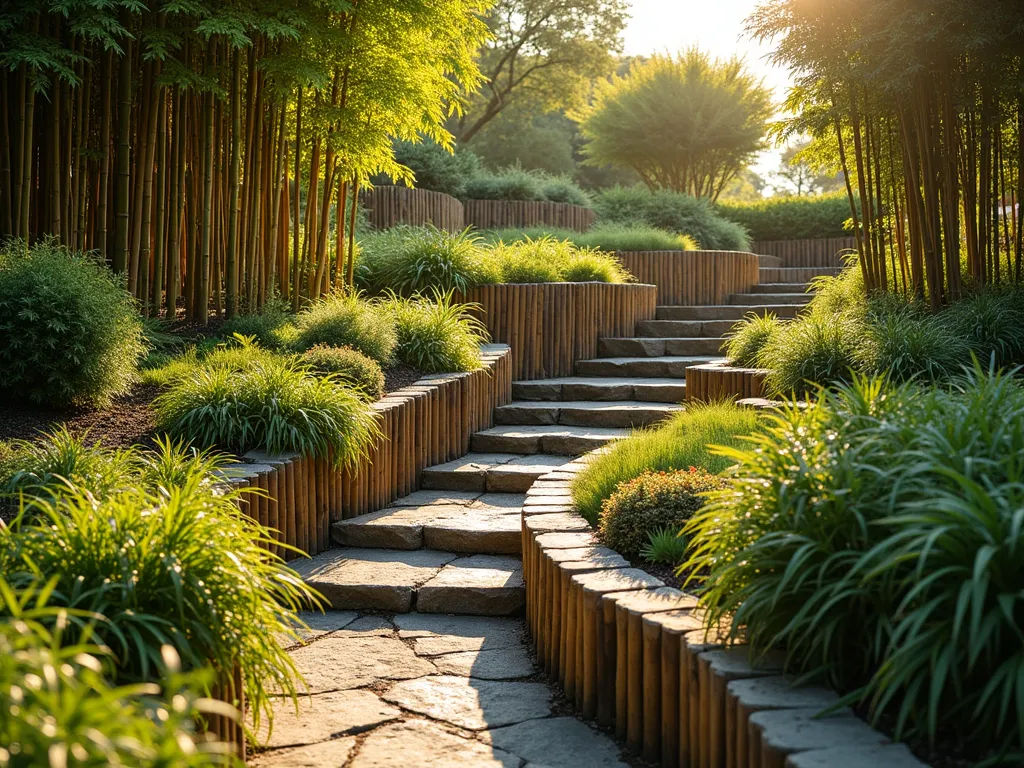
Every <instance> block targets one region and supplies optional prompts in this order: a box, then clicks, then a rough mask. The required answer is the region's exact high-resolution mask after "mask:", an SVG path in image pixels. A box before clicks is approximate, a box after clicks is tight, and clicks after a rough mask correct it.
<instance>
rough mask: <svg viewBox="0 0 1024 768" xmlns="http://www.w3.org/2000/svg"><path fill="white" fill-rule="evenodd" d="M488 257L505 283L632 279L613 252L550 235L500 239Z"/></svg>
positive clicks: (622, 281) (488, 253) (612, 281)
mask: <svg viewBox="0 0 1024 768" xmlns="http://www.w3.org/2000/svg"><path fill="white" fill-rule="evenodd" d="M487 258H488V259H489V260H490V261H491V262H492V263H493V264H494V265H495V268H496V270H497V272H498V274H499V276H500V282H503V283H556V282H601V283H625V282H629V281H631V280H632V279H633V276H632V275H630V274H629V272H627V271H626V270H625V269H624V268H623V266H622V264H620V263H619V260H618V259H616V258H615V257H614V256H613V255H612V254H609V253H603V252H601V251H598V250H594V249H590V248H579V247H577V246H575V245H573V243H571V242H570V241H568V240H557V239H555V238H552V237H547V236H544V237H541V238H539V239H536V240H533V239H530V238H529V237H527V238H525V239H522V240H517V241H515V242H510V243H504V242H500V241H499V242H498V243H496V244H495V245H493V246H492V247H491V248H490V249H489V250H488V251H487Z"/></svg>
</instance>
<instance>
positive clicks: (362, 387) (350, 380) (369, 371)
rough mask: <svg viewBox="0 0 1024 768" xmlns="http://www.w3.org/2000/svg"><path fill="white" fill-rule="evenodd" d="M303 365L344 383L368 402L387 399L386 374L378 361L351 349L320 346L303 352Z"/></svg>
mask: <svg viewBox="0 0 1024 768" xmlns="http://www.w3.org/2000/svg"><path fill="white" fill-rule="evenodd" d="M302 362H303V363H305V364H306V365H308V366H309V367H310V368H311V369H312V370H313V371H315V372H316V373H322V374H326V375H333V376H335V377H336V378H337V379H338V380H339V381H343V382H345V384H346V385H347V386H348V387H350V388H352V389H354V390H355V391H357V392H358V393H359V394H360V395H362V397H363V399H365V400H366V401H367V402H375V401H377V400H380V399H381V398H382V397H384V372H383V371H382V370H381V368H380V366H379V365H378V364H377V361H376V360H372V359H371V358H369V357H367V356H366V355H364V354H363V353H361V352H357V351H356V350H354V349H352V347H328V346H324V345H323V344H319V345H317V346H315V347H313V348H312V349H307V350H306V351H305V352H303V353H302Z"/></svg>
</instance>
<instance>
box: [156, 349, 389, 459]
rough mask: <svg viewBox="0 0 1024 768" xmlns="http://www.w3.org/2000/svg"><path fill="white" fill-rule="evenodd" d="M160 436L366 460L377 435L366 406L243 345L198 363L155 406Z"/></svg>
mask: <svg viewBox="0 0 1024 768" xmlns="http://www.w3.org/2000/svg"><path fill="white" fill-rule="evenodd" d="M153 406H154V409H155V411H156V422H157V427H158V428H159V429H162V430H165V431H166V432H167V433H168V434H170V435H171V436H172V437H173V438H174V439H180V440H183V441H187V442H191V443H193V444H194V445H197V446H199V447H202V448H213V447H217V448H220V449H222V450H228V451H234V452H236V453H239V454H242V453H245V452H246V451H251V450H256V449H261V450H266V451H269V452H270V453H286V452H292V451H294V452H297V453H301V454H303V455H306V456H316V457H319V458H327V457H328V456H333V458H334V461H335V462H336V463H338V464H342V463H350V462H353V461H355V460H356V459H357V458H358V457H360V456H362V455H363V453H364V451H365V450H366V447H367V446H368V445H369V443H370V441H371V440H373V439H374V438H375V437H376V435H377V434H378V427H377V422H376V418H375V416H374V414H373V412H372V411H371V410H370V409H369V408H368V407H367V405H366V404H365V403H364V402H363V401H362V398H361V397H360V396H359V395H358V394H356V393H355V392H353V391H352V390H351V389H349V388H348V387H346V386H344V384H343V383H342V382H341V381H339V380H337V379H335V378H332V377H326V378H321V377H318V376H315V375H314V374H313V373H312V372H311V371H310V369H309V368H307V367H306V366H304V365H302V364H301V363H300V362H298V360H296V359H295V358H292V357H290V356H285V355H279V354H276V353H274V352H270V351H268V350H263V349H260V348H259V347H257V346H254V345H252V344H250V343H248V342H245V341H243V342H242V343H241V344H239V345H237V346H235V347H225V348H223V349H219V350H217V351H216V352H214V353H213V354H211V355H209V356H208V357H207V358H206V359H205V360H203V361H201V362H197V363H196V364H195V365H194V366H193V367H192V368H191V369H189V370H188V372H187V373H185V374H184V375H182V376H181V377H180V378H177V379H175V380H174V381H173V382H172V383H171V384H170V386H169V387H168V388H167V389H166V390H165V391H164V392H162V393H161V394H160V395H159V396H157V398H156V400H155V401H154V403H153Z"/></svg>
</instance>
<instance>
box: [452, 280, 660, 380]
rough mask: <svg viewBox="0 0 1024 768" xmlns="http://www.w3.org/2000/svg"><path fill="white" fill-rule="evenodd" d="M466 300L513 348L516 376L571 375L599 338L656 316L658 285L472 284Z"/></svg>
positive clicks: (619, 333)
mask: <svg viewBox="0 0 1024 768" xmlns="http://www.w3.org/2000/svg"><path fill="white" fill-rule="evenodd" d="M462 298H463V299H464V300H465V301H468V302H472V303H474V304H477V305H478V307H477V308H476V309H475V310H474V314H475V315H476V316H477V317H478V318H479V319H480V320H481V321H482V322H483V323H484V325H485V326H486V327H487V330H488V331H489V332H490V334H491V339H492V340H493V341H495V342H500V343H502V344H508V345H510V346H511V348H512V352H511V354H512V377H513V379H515V380H516V381H526V380H533V379H545V378H551V377H556V376H572V375H573V374H574V372H575V366H576V361H577V360H586V359H589V358H592V357H596V356H597V343H598V338H599V337H602V336H631V335H633V332H634V329H635V328H636V324H637V323H638V322H639V321H641V320H653V319H654V315H655V311H656V308H657V303H658V289H657V287H656V286H653V285H643V284H639V283H501V284H498V285H482V286H478V287H476V288H473V289H470V291H468V292H467V293H466V295H465V296H464V297H462Z"/></svg>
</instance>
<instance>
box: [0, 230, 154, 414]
mask: <svg viewBox="0 0 1024 768" xmlns="http://www.w3.org/2000/svg"><path fill="white" fill-rule="evenodd" d="M145 352H146V350H145V346H144V344H143V331H142V320H141V318H140V317H139V315H138V311H137V309H136V307H135V303H134V301H133V299H132V298H131V296H130V295H129V294H128V293H127V292H126V291H125V290H124V288H123V286H122V285H121V284H120V282H119V280H118V278H116V277H115V276H114V275H113V274H111V272H110V270H108V269H107V268H106V266H104V265H103V264H101V263H98V262H96V261H94V260H92V259H91V258H89V257H87V256H85V255H83V254H78V253H72V252H71V251H69V250H67V249H66V248H64V247H62V246H60V245H58V244H56V242H55V241H50V240H47V241H44V242H40V243H36V244H35V245H33V246H31V247H30V248H27V247H26V246H25V244H24V243H23V242H20V241H17V240H14V241H10V242H8V243H7V244H6V245H5V246H3V247H0V397H4V398H12V399H28V400H31V401H33V402H35V403H41V404H44V405H55V406H68V405H103V404H106V403H108V402H109V401H110V399H111V398H112V397H114V396H116V395H120V394H123V393H125V392H127V391H128V389H129V388H130V386H131V385H132V383H133V382H134V381H135V378H136V374H137V372H138V364H139V360H140V359H141V358H142V357H143V355H144V354H145Z"/></svg>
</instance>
